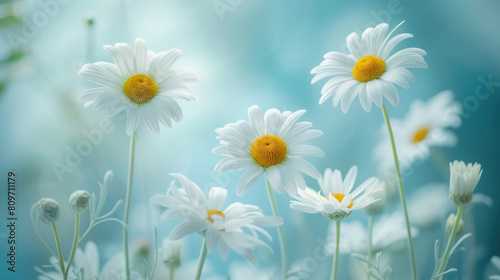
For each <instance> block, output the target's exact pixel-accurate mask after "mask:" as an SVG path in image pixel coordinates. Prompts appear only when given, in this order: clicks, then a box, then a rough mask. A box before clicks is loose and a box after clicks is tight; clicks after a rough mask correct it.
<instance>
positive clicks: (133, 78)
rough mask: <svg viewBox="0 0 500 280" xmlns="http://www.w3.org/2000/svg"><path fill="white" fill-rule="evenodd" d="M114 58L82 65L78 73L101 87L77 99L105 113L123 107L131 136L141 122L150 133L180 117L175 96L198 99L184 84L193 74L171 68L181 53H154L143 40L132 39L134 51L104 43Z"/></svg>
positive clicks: (114, 112)
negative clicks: (108, 60) (112, 61)
mask: <svg viewBox="0 0 500 280" xmlns="http://www.w3.org/2000/svg"><path fill="white" fill-rule="evenodd" d="M104 50H106V51H107V52H109V54H110V55H111V57H112V58H113V60H114V62H115V63H114V64H113V63H109V62H96V63H91V64H85V65H83V67H82V69H81V70H80V71H79V72H78V74H79V75H80V76H82V77H84V78H86V79H88V80H90V81H92V82H94V83H96V84H99V85H101V86H102V87H98V88H92V89H89V90H87V91H85V92H83V93H82V94H81V95H80V97H79V98H78V100H79V101H80V102H82V103H84V106H89V105H92V104H93V105H94V107H95V109H97V110H102V109H106V110H107V113H108V115H109V116H113V115H115V114H117V113H119V112H121V111H123V110H127V134H128V135H131V134H132V133H134V132H135V130H136V129H137V126H138V125H139V123H140V122H143V123H144V124H145V125H146V127H147V128H148V129H149V130H150V131H151V133H153V134H155V135H156V134H158V133H159V132H160V126H159V122H161V123H162V124H163V125H165V126H168V127H171V126H172V120H174V121H176V122H178V121H180V120H181V119H182V110H181V108H180V106H179V104H178V103H177V101H175V99H184V100H198V98H197V96H196V95H195V94H194V93H193V92H192V91H191V90H190V89H189V88H188V87H187V86H186V85H185V83H188V82H196V81H198V76H197V75H196V74H194V73H191V72H187V71H184V70H180V69H176V68H172V64H173V63H174V62H175V61H176V60H177V59H178V58H179V56H180V55H181V54H182V52H181V51H180V50H178V49H172V50H169V51H166V52H159V53H154V52H153V51H151V50H149V49H148V47H147V45H146V42H145V41H144V40H142V39H140V38H137V39H136V40H135V50H134V51H132V49H131V48H130V46H129V45H127V44H125V43H118V44H115V45H114V46H110V45H106V46H104Z"/></svg>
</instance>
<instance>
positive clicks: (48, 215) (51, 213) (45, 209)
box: [37, 198, 60, 224]
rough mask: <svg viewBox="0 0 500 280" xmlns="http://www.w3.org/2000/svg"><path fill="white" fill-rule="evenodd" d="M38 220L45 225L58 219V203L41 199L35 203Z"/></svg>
mask: <svg viewBox="0 0 500 280" xmlns="http://www.w3.org/2000/svg"><path fill="white" fill-rule="evenodd" d="M37 211H38V218H39V219H40V220H41V221H42V222H44V223H47V224H52V223H55V222H56V221H57V220H58V219H59V214H60V211H59V203H58V202H57V201H55V200H53V199H52V198H42V199H40V200H39V201H38V203H37Z"/></svg>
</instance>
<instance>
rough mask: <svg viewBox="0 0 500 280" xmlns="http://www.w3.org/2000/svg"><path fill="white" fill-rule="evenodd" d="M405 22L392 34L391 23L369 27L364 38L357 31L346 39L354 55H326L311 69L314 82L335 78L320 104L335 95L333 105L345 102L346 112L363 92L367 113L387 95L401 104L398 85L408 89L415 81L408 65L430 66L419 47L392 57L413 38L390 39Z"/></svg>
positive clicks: (411, 66) (351, 53) (393, 103)
mask: <svg viewBox="0 0 500 280" xmlns="http://www.w3.org/2000/svg"><path fill="white" fill-rule="evenodd" d="M401 24H403V22H401V23H400V24H399V25H398V26H396V28H394V29H393V30H392V31H391V32H390V33H389V34H388V35H387V30H388V28H389V25H388V24H387V23H381V24H379V25H377V26H376V27H375V28H373V27H370V28H368V29H366V30H365V31H364V32H363V34H362V35H361V37H360V36H359V35H358V34H357V33H355V32H353V33H351V34H350V35H349V36H348V37H347V39H346V41H347V47H348V48H349V51H350V54H348V55H346V54H343V53H340V52H329V53H327V54H325V56H324V58H325V60H324V61H323V62H321V64H320V65H319V66H316V67H314V69H312V71H311V74H316V76H315V77H314V79H313V80H312V82H311V83H315V82H317V81H319V80H321V79H324V78H326V77H332V78H331V79H330V80H329V81H328V82H327V83H326V84H325V85H324V86H323V89H322V90H321V98H320V100H319V103H320V104H321V103H323V102H325V101H326V100H327V99H328V98H330V97H333V106H335V107H337V105H338V104H339V102H341V107H342V112H344V113H346V112H347V110H349V107H350V106H351V103H352V101H353V100H354V98H355V97H356V95H358V94H359V100H360V101H361V106H363V108H364V109H365V111H367V112H368V111H370V109H371V107H372V102H373V103H375V105H377V106H378V107H382V103H383V97H385V98H386V99H387V100H388V101H389V102H390V103H391V104H392V105H393V106H397V105H398V103H399V93H398V90H397V89H396V86H395V85H398V86H401V87H403V88H408V87H409V86H410V85H409V83H408V81H414V80H415V77H413V74H412V73H411V72H410V71H408V69H407V68H427V63H426V62H425V61H424V58H423V56H424V55H426V53H425V51H424V50H422V49H419V48H407V49H403V50H401V51H399V52H397V53H395V54H393V55H392V56H389V55H390V54H391V52H392V50H393V49H394V48H395V47H396V46H397V45H398V44H399V43H400V42H401V41H403V40H404V39H407V38H411V37H413V35H411V34H409V33H402V34H398V35H396V36H394V37H393V38H391V39H389V38H390V37H391V35H392V33H393V32H394V31H395V30H396V29H397V28H398V27H399V26H400V25H401Z"/></svg>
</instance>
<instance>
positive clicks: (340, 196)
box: [326, 193, 352, 209]
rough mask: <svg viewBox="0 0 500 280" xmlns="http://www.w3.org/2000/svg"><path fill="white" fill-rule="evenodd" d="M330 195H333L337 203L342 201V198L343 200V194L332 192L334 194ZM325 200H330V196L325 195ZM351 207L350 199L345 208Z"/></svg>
mask: <svg viewBox="0 0 500 280" xmlns="http://www.w3.org/2000/svg"><path fill="white" fill-rule="evenodd" d="M332 196H333V197H335V198H336V199H337V201H338V202H339V203H342V200H344V197H345V194H341V193H334V194H332ZM326 200H328V201H330V198H329V197H328V196H327V197H326ZM351 207H352V201H351V204H349V206H347V208H349V209H351Z"/></svg>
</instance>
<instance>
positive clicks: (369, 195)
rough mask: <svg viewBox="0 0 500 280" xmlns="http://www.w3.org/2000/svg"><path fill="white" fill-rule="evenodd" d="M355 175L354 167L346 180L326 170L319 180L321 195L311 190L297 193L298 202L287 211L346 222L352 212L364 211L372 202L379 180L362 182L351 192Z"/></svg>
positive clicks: (356, 171)
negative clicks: (321, 215) (319, 214)
mask: <svg viewBox="0 0 500 280" xmlns="http://www.w3.org/2000/svg"><path fill="white" fill-rule="evenodd" d="M357 173H358V168H357V167H356V166H353V167H351V169H350V170H349V172H347V175H346V176H345V179H342V173H341V172H340V171H339V170H335V171H332V170H331V169H326V170H325V175H324V176H323V177H322V178H320V179H318V183H319V186H320V187H321V191H322V192H323V194H321V191H320V192H316V191H315V190H313V189H311V188H306V189H305V190H301V189H298V195H297V196H294V198H295V199H297V200H298V201H291V202H290V207H291V208H292V209H294V210H297V211H301V212H305V213H321V214H323V216H325V217H326V218H328V219H330V220H335V221H338V220H342V219H344V218H347V217H348V216H349V215H350V214H351V211H353V210H359V209H363V208H364V207H366V206H367V205H370V204H371V203H373V202H375V201H376V199H375V198H374V197H373V193H374V192H375V191H377V190H375V189H374V187H375V186H376V185H377V183H378V180H377V178H375V177H372V178H369V179H367V180H366V181H364V182H363V183H362V184H361V185H359V187H357V188H356V189H355V190H354V191H353V187H354V182H355V180H356V176H357Z"/></svg>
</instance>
